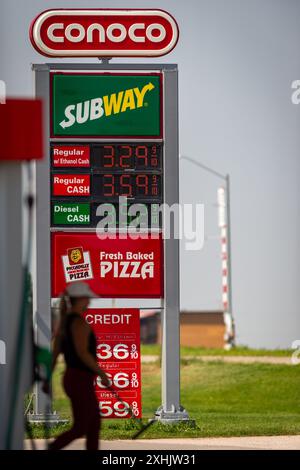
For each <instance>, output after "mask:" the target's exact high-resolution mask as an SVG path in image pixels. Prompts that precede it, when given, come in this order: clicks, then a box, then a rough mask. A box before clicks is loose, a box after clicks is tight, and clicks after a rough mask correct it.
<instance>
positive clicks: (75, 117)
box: [30, 9, 180, 418]
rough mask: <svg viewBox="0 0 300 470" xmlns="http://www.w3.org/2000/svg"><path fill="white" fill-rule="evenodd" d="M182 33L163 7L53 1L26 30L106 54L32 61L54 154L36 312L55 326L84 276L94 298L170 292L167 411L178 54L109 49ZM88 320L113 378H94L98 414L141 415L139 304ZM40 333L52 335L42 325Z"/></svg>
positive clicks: (173, 396) (78, 52)
mask: <svg viewBox="0 0 300 470" xmlns="http://www.w3.org/2000/svg"><path fill="white" fill-rule="evenodd" d="M178 34H179V32H178V27H177V24H176V21H175V20H174V18H173V17H172V16H171V15H170V14H168V13H167V12H164V11H162V10H131V9H117V10H116V9H112V10H110V9H106V10H105V9H90V10H89V9H73V10H72V9H59V10H47V11H44V12H42V13H41V14H40V15H39V16H38V17H37V18H36V19H35V20H34V21H33V23H32V26H31V30H30V38H31V41H32V44H33V45H34V47H35V48H36V50H37V51H38V52H40V53H42V54H44V55H47V56H48V57H98V58H101V60H102V63H100V62H99V63H98V62H97V63H88V62H86V61H85V62H84V63H79V62H78V63H59V61H56V62H52V63H45V64H35V65H33V69H34V72H35V89H36V96H37V97H39V98H41V99H42V100H43V101H44V102H45V104H46V106H45V110H47V112H48V116H47V119H46V120H45V122H46V125H45V133H44V135H45V144H46V145H47V149H48V155H47V158H46V159H45V161H44V162H42V163H41V164H39V165H37V168H36V182H37V185H36V191H37V195H38V197H37V203H36V218H35V220H36V260H37V262H36V279H35V280H34V282H35V289H36V292H37V299H36V304H37V311H39V312H40V313H41V315H42V319H43V321H44V324H45V325H47V326H49V325H50V326H51V320H50V319H51V303H52V301H53V300H54V299H56V298H58V297H59V296H60V295H61V293H62V292H63V291H64V290H65V289H66V287H67V286H68V285H70V284H72V283H73V282H78V281H83V282H85V283H87V284H88V285H89V286H90V288H91V289H92V290H93V292H94V294H95V297H104V298H106V299H114V298H117V299H121V298H123V299H131V300H133V299H140V301H141V305H140V307H143V305H145V303H144V301H145V299H164V301H163V302H162V303H161V304H160V305H161V306H162V309H163V310H164V318H166V319H168V323H167V324H168V328H166V331H165V335H164V341H166V344H170V337H169V336H168V335H169V333H170V334H172V351H169V350H168V349H166V355H164V358H163V361H164V367H163V368H162V370H163V374H165V375H170V376H172V377H171V379H169V378H167V377H165V378H164V381H163V382H162V383H163V384H168V390H167V393H165V394H164V393H163V394H162V396H163V397H165V398H166V403H164V404H163V405H164V406H163V408H160V410H162V411H161V413H164V410H169V409H170V408H172V409H173V408H174V410H177V411H178V410H179V409H180V407H179V403H178V397H179V393H177V392H178V387H177V378H176V370H177V367H178V364H179V360H178V344H179V339H178V337H177V332H178V334H179V290H180V289H179V241H178V239H177V238H176V237H173V232H174V234H175V233H177V225H178V221H177V218H175V217H174V218H173V219H174V220H173V221H172V223H171V225H174V227H173V228H172V227H171V229H170V236H168V237H165V236H164V233H163V230H164V229H163V227H164V226H165V224H164V223H163V222H164V220H163V217H164V216H166V215H167V211H165V210H164V208H165V206H164V205H165V204H166V205H167V206H168V207H172V206H173V204H178V200H179V194H178V193H179V189H178V188H179V178H178V176H179V168H178V162H179V158H178V74H177V65H176V64H166V63H163V64H158V63H156V64H155V63H154V64H146V63H141V64H134V63H132V64H130V63H128V64H125V63H113V64H111V63H110V62H109V60H110V58H114V57H117V56H119V57H141V56H142V57H143V56H145V57H147V56H148V57H150V56H152V57H158V56H160V55H164V54H166V53H168V52H170V51H171V50H172V49H173V48H174V47H175V45H176V43H177V40H178ZM104 57H107V61H106V62H105V61H104ZM50 62H51V61H50ZM165 222H166V223H168V221H165ZM48 300H49V302H48ZM47 302H48V307H49V308H47ZM103 302H104V301H103ZM127 302H130V300H128V301H127ZM97 304H98V305H99V303H98V301H97V300H95V305H97ZM135 304H136V300H135ZM155 304H157V305H158V304H159V302H158V301H157V300H155ZM127 305H128V304H127ZM129 305H130V304H129ZM86 320H87V321H88V323H89V324H90V325H91V327H92V328H93V329H94V331H95V334H96V336H97V358H98V361H99V364H100V366H101V367H102V368H103V369H105V371H106V372H107V375H108V377H109V380H110V382H111V386H112V388H113V390H112V391H111V390H108V389H105V387H103V384H102V383H101V381H99V378H98V379H96V382H95V387H96V391H97V394H98V399H99V408H100V412H101V415H102V417H104V418H128V417H129V416H130V413H129V412H128V406H130V407H131V409H132V410H133V412H134V414H135V416H137V417H138V418H139V417H141V397H140V387H141V377H140V351H139V348H140V346H139V310H134V309H118V308H115V309H97V308H95V309H90V310H88V312H87V315H86ZM170 325H171V326H170ZM172 325H173V326H172ZM50 326H49V327H50ZM37 337H38V338H42V341H44V342H45V343H47V346H49V343H48V339H47V340H46V339H44V334H43V332H42V331H41V329H40V326H39V325H37ZM38 341H39V339H38ZM44 345H45V344H44V343H43V346H44ZM173 346H174V348H173ZM169 384H171V386H169ZM116 392H117V393H116ZM117 395H118V396H119V398H120V399H121V400H120V399H118V396H117ZM40 398H41V397H39V400H37V407H40V408H41V406H42V405H41V403H42V401H41V400H40ZM123 402H125V405H124V403H123ZM173 404H175V405H176V406H175V405H174V406H173ZM127 405H128V406H127ZM177 411H176V413H177ZM39 412H40V413H43V409H42V408H41V409H40V410H39ZM167 413H169V411H168V412H167Z"/></svg>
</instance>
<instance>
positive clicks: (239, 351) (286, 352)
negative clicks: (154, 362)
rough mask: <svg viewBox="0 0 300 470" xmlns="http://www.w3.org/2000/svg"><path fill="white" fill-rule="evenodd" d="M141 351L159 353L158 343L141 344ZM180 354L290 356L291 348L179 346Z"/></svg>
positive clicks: (151, 353) (147, 353)
mask: <svg viewBox="0 0 300 470" xmlns="http://www.w3.org/2000/svg"><path fill="white" fill-rule="evenodd" d="M141 352H142V354H144V355H159V354H160V352H161V346H160V344H142V345H141ZM180 353H181V356H275V357H287V356H288V357H291V355H292V353H293V351H292V350H291V349H250V348H248V347H247V346H237V347H236V348H233V349H230V350H229V351H225V349H221V348H220V349H213V348H209V349H208V348H195V347H194V348H193V347H186V346H181V348H180Z"/></svg>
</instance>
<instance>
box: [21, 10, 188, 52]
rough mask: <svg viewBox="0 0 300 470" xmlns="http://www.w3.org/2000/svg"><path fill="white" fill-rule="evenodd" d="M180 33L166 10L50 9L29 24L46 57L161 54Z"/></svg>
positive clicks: (173, 43) (171, 47) (39, 48)
mask: <svg viewBox="0 0 300 470" xmlns="http://www.w3.org/2000/svg"><path fill="white" fill-rule="evenodd" d="M178 35H179V32H178V26H177V23H176V21H175V20H174V18H173V17H172V16H171V15H170V14H169V13H167V12H165V11H163V10H101V9H97V10H93V9H88V10H47V11H44V12H43V13H41V14H40V15H39V16H38V17H37V18H36V19H35V20H34V21H33V23H32V25H31V28H30V39H31V42H32V44H33V46H34V47H35V49H36V50H37V51H38V52H39V53H40V54H43V55H45V56H47V57H105V56H107V57H158V56H162V55H165V54H168V53H169V52H170V51H171V50H172V49H173V48H174V47H175V46H176V43H177V41H178Z"/></svg>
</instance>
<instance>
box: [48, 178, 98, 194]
mask: <svg viewBox="0 0 300 470" xmlns="http://www.w3.org/2000/svg"><path fill="white" fill-rule="evenodd" d="M52 183H53V195H54V196H89V195H90V175H83V174H65V173H64V174H54V175H53V176H52Z"/></svg>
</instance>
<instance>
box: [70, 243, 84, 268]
mask: <svg viewBox="0 0 300 470" xmlns="http://www.w3.org/2000/svg"><path fill="white" fill-rule="evenodd" d="M68 258H69V263H70V265H72V264H78V263H80V262H83V249H82V248H81V247H80V248H71V249H69V250H68Z"/></svg>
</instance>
